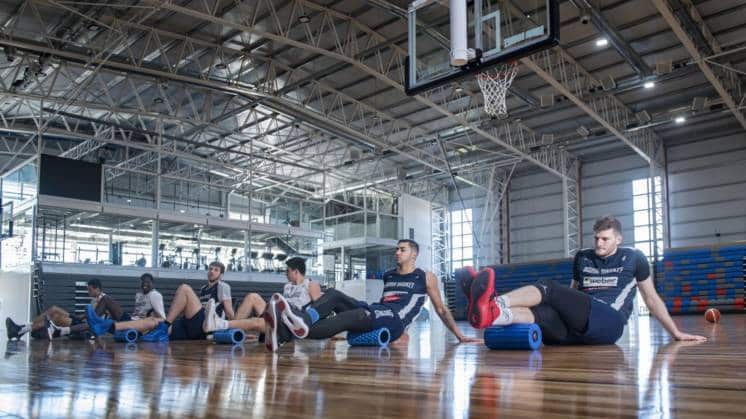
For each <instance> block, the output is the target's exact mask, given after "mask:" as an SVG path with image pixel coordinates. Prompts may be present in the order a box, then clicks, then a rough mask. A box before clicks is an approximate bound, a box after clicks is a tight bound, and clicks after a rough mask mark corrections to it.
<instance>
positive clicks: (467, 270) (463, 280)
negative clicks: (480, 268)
mask: <svg viewBox="0 0 746 419" xmlns="http://www.w3.org/2000/svg"><path fill="white" fill-rule="evenodd" d="M453 277H454V279H455V280H456V283H457V284H458V286H459V287H461V291H462V292H463V293H464V296H466V303H467V304H466V312H467V313H471V284H472V283H473V282H474V278H476V277H477V270H476V269H474V268H472V267H471V266H464V267H463V268H460V269H456V272H454V273H453Z"/></svg>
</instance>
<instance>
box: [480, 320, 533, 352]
mask: <svg viewBox="0 0 746 419" xmlns="http://www.w3.org/2000/svg"><path fill="white" fill-rule="evenodd" d="M484 343H485V345H487V347H488V348H490V349H532V350H536V349H539V346H541V329H539V326H537V325H536V324H533V323H532V324H513V325H510V326H504V327H502V326H495V327H488V328H487V329H486V330H485V331H484Z"/></svg>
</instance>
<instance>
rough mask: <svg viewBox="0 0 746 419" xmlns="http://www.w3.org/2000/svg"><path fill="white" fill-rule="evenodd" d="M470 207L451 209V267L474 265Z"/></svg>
mask: <svg viewBox="0 0 746 419" xmlns="http://www.w3.org/2000/svg"><path fill="white" fill-rule="evenodd" d="M471 221H472V218H471V208H469V209H465V210H455V211H451V263H452V267H453V269H458V268H462V267H464V266H474V244H473V243H474V236H473V235H472V228H471V227H472V222H471Z"/></svg>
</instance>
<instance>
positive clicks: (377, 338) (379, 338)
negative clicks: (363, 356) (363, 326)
mask: <svg viewBox="0 0 746 419" xmlns="http://www.w3.org/2000/svg"><path fill="white" fill-rule="evenodd" d="M390 339H391V333H390V332H389V329H387V328H385V327H381V328H378V329H375V330H371V331H370V332H362V333H347V343H349V344H350V346H386V345H388V344H389V340H390Z"/></svg>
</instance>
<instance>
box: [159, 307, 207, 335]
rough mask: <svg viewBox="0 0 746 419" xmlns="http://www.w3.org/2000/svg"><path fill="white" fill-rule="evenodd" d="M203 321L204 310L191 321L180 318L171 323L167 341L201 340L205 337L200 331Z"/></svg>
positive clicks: (200, 310)
mask: <svg viewBox="0 0 746 419" xmlns="http://www.w3.org/2000/svg"><path fill="white" fill-rule="evenodd" d="M204 321H205V309H204V308H201V309H199V311H198V312H197V314H195V315H194V316H193V317H192V318H191V319H187V318H185V317H182V318H180V319H177V320H176V321H174V322H173V323H171V334H170V335H169V336H168V338H169V340H202V339H205V338H206V337H207V335H206V334H205V332H204V331H203V330H202V323H203V322H204Z"/></svg>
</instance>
